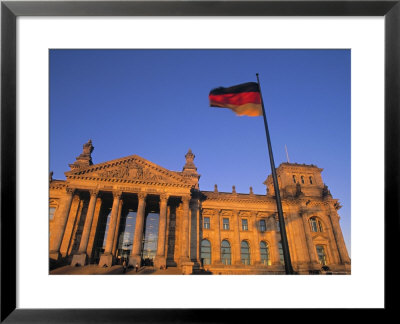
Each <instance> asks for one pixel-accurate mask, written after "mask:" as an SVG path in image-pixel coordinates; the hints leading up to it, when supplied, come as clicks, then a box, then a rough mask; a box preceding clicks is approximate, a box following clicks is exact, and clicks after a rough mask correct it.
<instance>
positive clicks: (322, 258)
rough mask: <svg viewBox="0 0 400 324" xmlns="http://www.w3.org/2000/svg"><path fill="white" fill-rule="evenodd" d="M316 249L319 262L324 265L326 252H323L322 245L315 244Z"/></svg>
mask: <svg viewBox="0 0 400 324" xmlns="http://www.w3.org/2000/svg"><path fill="white" fill-rule="evenodd" d="M316 249H317V255H318V261H319V263H320V264H322V265H326V264H327V261H326V254H325V249H324V247H323V246H322V245H317V246H316Z"/></svg>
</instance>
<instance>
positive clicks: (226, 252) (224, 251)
mask: <svg viewBox="0 0 400 324" xmlns="http://www.w3.org/2000/svg"><path fill="white" fill-rule="evenodd" d="M221 262H222V264H225V265H230V264H231V245H230V244H229V242H228V241H227V240H223V241H222V242H221Z"/></svg>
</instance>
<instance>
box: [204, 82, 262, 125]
mask: <svg viewBox="0 0 400 324" xmlns="http://www.w3.org/2000/svg"><path fill="white" fill-rule="evenodd" d="M208 98H209V99H210V107H219V108H229V109H232V110H233V111H234V112H235V113H236V115H238V116H252V117H255V116H262V114H263V113H262V108H261V95H260V88H259V86H258V83H257V82H247V83H243V84H239V85H236V86H233V87H229V88H223V87H219V88H215V89H213V90H211V91H210V94H209V95H208Z"/></svg>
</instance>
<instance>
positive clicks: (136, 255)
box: [129, 192, 147, 266]
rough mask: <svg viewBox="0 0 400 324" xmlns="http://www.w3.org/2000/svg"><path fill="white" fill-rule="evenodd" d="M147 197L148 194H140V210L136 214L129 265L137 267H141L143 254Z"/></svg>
mask: <svg viewBox="0 0 400 324" xmlns="http://www.w3.org/2000/svg"><path fill="white" fill-rule="evenodd" d="M146 196H147V194H146V193H144V192H141V193H139V194H138V199H139V203H138V208H137V213H136V225H135V237H134V241H133V247H132V251H131V255H130V257H129V265H132V266H135V265H136V264H138V265H139V266H140V261H141V252H142V243H143V242H142V241H143V230H144V228H143V227H144V217H145V209H146Z"/></svg>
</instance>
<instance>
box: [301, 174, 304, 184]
mask: <svg viewBox="0 0 400 324" xmlns="http://www.w3.org/2000/svg"><path fill="white" fill-rule="evenodd" d="M301 183H302V184H304V177H303V176H301Z"/></svg>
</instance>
